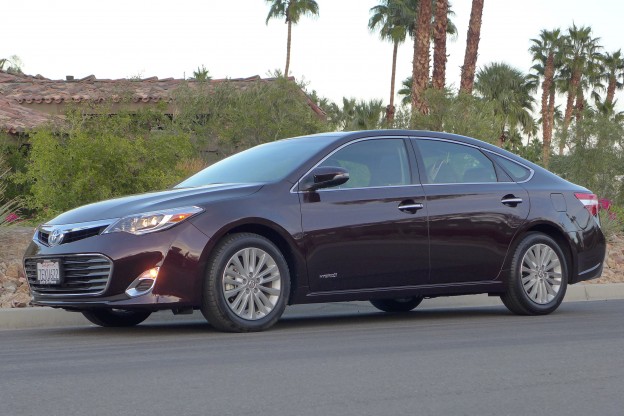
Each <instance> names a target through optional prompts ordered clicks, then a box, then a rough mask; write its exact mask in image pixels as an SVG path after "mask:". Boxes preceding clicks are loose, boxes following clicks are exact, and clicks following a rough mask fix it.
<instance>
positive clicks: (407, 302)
mask: <svg viewBox="0 0 624 416" xmlns="http://www.w3.org/2000/svg"><path fill="white" fill-rule="evenodd" d="M422 301H423V298H422V296H412V297H409V298H397V299H371V300H370V303H371V304H372V305H373V306H374V307H376V308H377V309H379V310H380V311H384V312H409V311H411V310H412V309H414V308H415V307H417V306H418V305H420V302H422Z"/></svg>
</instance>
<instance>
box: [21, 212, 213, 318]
mask: <svg viewBox="0 0 624 416" xmlns="http://www.w3.org/2000/svg"><path fill="white" fill-rule="evenodd" d="M208 240H209V239H208V237H207V236H206V235H205V234H203V233H202V232H201V231H199V230H198V229H197V228H195V226H193V224H191V223H185V224H180V225H178V226H175V227H172V228H170V229H167V230H163V231H160V232H154V233H149V234H144V235H133V234H128V233H123V232H119V233H110V234H103V235H96V236H92V237H88V238H85V239H82V240H79V241H74V242H70V243H67V244H61V245H58V246H55V247H48V246H47V245H45V244H43V243H42V242H40V241H39V240H38V239H36V238H35V239H33V241H32V242H31V244H30V245H29V247H28V248H27V250H26V253H25V255H24V259H25V263H26V261H27V260H28V259H35V260H36V259H41V258H54V259H61V262H62V263H63V262H64V261H65V260H64V259H67V258H71V257H72V256H77V255H78V256H80V255H92V256H93V255H95V256H104V257H105V258H106V259H108V260H109V261H110V263H111V266H112V267H111V270H110V273H109V276H108V281H106V283H105V287H104V289H103V290H100V291H97V293H80V291H78V290H77V291H72V289H71V288H70V287H69V282H68V281H66V282H64V283H63V284H62V285H64V287H62V288H61V287H58V288H57V289H60V290H49V291H46V292H44V291H43V290H37V287H36V286H35V285H32V284H31V283H32V279H29V280H30V282H29V284H31V293H32V294H33V304H35V305H41V306H51V307H55V308H63V309H71V310H83V309H92V308H102V307H106V308H120V309H137V308H140V309H149V310H158V309H174V308H186V307H197V306H199V305H200V303H201V290H202V280H203V275H204V270H205V261H204V259H203V257H202V255H203V254H204V249H205V247H206V246H207V245H208ZM204 257H205V256H204ZM155 267H159V268H160V270H159V273H158V277H157V278H156V282H155V284H154V285H153V287H152V288H151V289H150V290H149V291H147V292H145V293H144V294H142V295H139V296H135V297H132V296H129V295H128V294H126V290H127V289H128V288H129V286H130V285H131V284H132V283H133V282H134V281H135V279H137V278H138V277H139V276H140V275H141V274H142V273H143V272H145V271H146V270H149V269H152V268H155ZM31 269H32V267H31ZM30 273H31V274H32V270H31V272H30ZM70 279H71V276H70Z"/></svg>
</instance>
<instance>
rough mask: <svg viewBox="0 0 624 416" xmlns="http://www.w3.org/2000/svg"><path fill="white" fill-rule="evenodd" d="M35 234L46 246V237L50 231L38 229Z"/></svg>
mask: <svg viewBox="0 0 624 416" xmlns="http://www.w3.org/2000/svg"><path fill="white" fill-rule="evenodd" d="M37 236H38V238H39V241H41V242H42V243H43V244H45V245H46V246H47V245H49V244H48V237H50V233H46V232H45V231H41V230H39V232H38V233H37Z"/></svg>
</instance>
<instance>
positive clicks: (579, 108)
mask: <svg viewBox="0 0 624 416" xmlns="http://www.w3.org/2000/svg"><path fill="white" fill-rule="evenodd" d="M574 110H575V112H576V114H575V116H576V122H577V123H578V122H579V121H581V120H582V119H583V111H584V110H585V97H584V96H583V89H582V88H579V89H578V91H577V93H576V104H575V105H574Z"/></svg>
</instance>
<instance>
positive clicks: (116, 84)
mask: <svg viewBox="0 0 624 416" xmlns="http://www.w3.org/2000/svg"><path fill="white" fill-rule="evenodd" d="M290 79H291V80H294V78H290ZM272 81H275V78H264V79H263V78H261V77H259V76H257V75H256V76H253V77H249V78H237V79H216V80H210V82H209V86H215V85H218V84H220V83H224V82H228V83H231V84H232V85H233V86H234V87H235V88H238V89H245V88H248V87H250V86H252V85H253V84H255V83H256V82H272ZM183 83H186V85H188V86H189V87H191V88H197V87H198V86H199V85H203V84H200V82H198V81H193V80H183V79H174V78H164V79H158V77H151V78H145V79H140V80H134V79H125V78H124V79H98V78H96V77H95V76H94V75H89V76H87V77H84V78H82V79H77V80H71V81H67V80H51V79H48V78H45V77H43V76H41V75H35V76H31V75H24V74H8V73H6V72H0V99H4V100H5V104H4V105H3V106H4V107H6V103H8V102H13V103H15V104H22V105H27V104H61V103H79V102H95V103H98V102H103V101H104V100H112V101H113V102H120V101H121V100H123V99H130V100H131V101H132V102H134V103H139V102H144V103H149V102H152V103H155V102H159V101H167V102H168V101H171V92H172V91H174V90H175V89H176V88H178V87H179V86H180V85H182V84H183ZM301 93H302V96H303V97H304V99H305V100H306V102H307V104H308V105H309V106H310V108H311V109H312V111H314V112H315V113H316V114H317V115H318V116H319V117H321V118H324V117H325V112H324V111H323V110H322V109H321V108H320V107H318V106H317V105H316V104H315V103H314V102H313V101H312V100H311V99H310V98H309V97H308V96H307V95H306V94H305V93H304V92H303V91H301ZM11 108H12V110H10V111H15V110H14V109H15V107H14V106H11ZM7 111H9V110H7ZM23 116H24V117H26V119H24V120H23V121H20V120H15V121H14V122H13V124H15V125H19V124H20V123H21V124H24V125H25V126H27V125H30V126H34V125H37V122H36V120H40V117H47V115H45V114H40V112H38V111H35V110H31V112H29V113H28V114H23ZM39 124H40V123H39ZM6 125H8V124H7V123H5V122H4V121H2V122H0V128H2V127H3V126H6Z"/></svg>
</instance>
